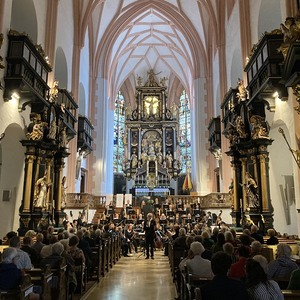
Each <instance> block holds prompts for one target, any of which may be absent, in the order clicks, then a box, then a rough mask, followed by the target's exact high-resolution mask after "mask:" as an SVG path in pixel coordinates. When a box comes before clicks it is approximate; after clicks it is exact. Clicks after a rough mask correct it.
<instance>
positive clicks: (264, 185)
mask: <svg viewBox="0 0 300 300" xmlns="http://www.w3.org/2000/svg"><path fill="white" fill-rule="evenodd" d="M258 157H259V163H260V173H261V197H262V212H270V206H269V189H268V180H267V178H268V176H267V167H266V159H267V157H268V156H267V155H266V154H260V155H258Z"/></svg>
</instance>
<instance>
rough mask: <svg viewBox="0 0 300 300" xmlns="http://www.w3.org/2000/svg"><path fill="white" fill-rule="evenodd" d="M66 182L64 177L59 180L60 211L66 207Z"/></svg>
mask: <svg viewBox="0 0 300 300" xmlns="http://www.w3.org/2000/svg"><path fill="white" fill-rule="evenodd" d="M66 180H67V177H66V176H64V177H63V178H62V180H61V209H64V208H65V207H66V205H67V187H66V186H65V185H66Z"/></svg>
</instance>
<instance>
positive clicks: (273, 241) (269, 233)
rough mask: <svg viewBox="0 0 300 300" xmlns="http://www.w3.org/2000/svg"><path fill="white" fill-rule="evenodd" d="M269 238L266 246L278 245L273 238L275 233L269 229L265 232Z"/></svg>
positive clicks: (276, 240)
mask: <svg viewBox="0 0 300 300" xmlns="http://www.w3.org/2000/svg"><path fill="white" fill-rule="evenodd" d="M267 233H268V236H269V238H268V239H267V245H277V244H279V241H278V238H277V237H276V236H275V235H276V232H275V230H274V229H272V228H270V229H268V231H267Z"/></svg>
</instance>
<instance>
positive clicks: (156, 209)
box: [154, 198, 161, 215]
mask: <svg viewBox="0 0 300 300" xmlns="http://www.w3.org/2000/svg"><path fill="white" fill-rule="evenodd" d="M160 209H161V204H160V203H159V200H158V198H155V200H154V213H155V215H160Z"/></svg>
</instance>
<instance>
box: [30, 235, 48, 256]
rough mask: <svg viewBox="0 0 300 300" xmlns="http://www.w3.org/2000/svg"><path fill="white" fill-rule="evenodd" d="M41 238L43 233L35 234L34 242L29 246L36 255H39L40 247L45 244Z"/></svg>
mask: <svg viewBox="0 0 300 300" xmlns="http://www.w3.org/2000/svg"><path fill="white" fill-rule="evenodd" d="M43 239H44V235H43V234H42V233H38V234H37V235H36V241H35V243H34V244H33V245H32V246H31V248H32V249H34V250H35V251H36V253H37V254H38V255H40V253H41V250H42V248H43V247H44V246H46V245H45V244H43Z"/></svg>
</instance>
